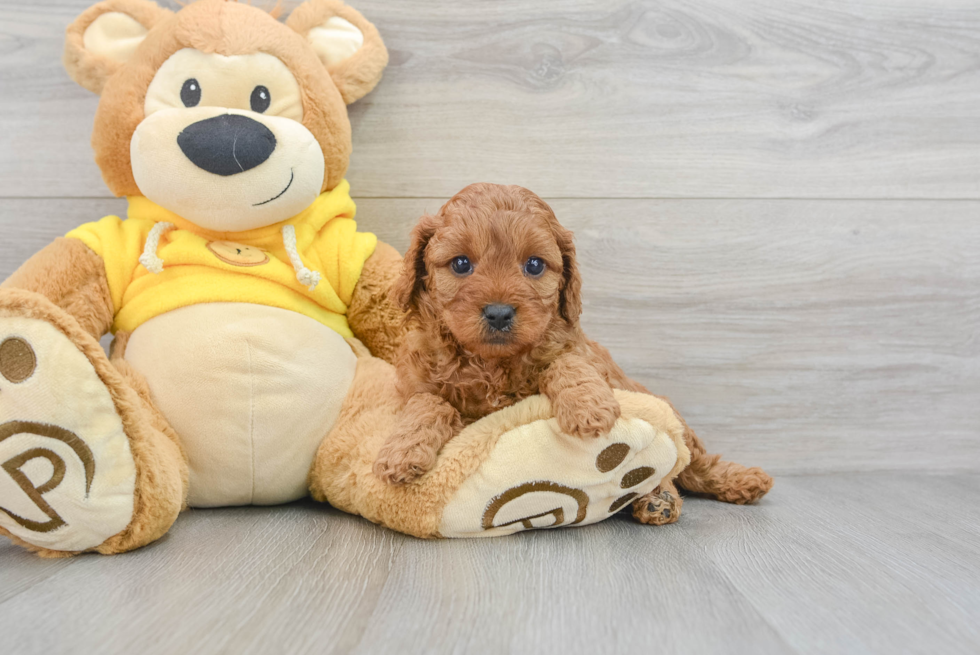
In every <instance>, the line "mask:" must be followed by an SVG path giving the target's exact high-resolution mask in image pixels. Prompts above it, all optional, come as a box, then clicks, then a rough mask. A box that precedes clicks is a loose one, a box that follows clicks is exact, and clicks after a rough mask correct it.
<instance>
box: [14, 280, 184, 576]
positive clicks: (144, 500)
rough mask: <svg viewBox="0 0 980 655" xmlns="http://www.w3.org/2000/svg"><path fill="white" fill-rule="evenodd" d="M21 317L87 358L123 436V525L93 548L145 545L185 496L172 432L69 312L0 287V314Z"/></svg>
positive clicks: (140, 385) (132, 376) (141, 385)
mask: <svg viewBox="0 0 980 655" xmlns="http://www.w3.org/2000/svg"><path fill="white" fill-rule="evenodd" d="M3 316H22V317H27V318H34V319H39V320H43V321H46V322H48V323H50V324H51V325H53V326H54V327H55V328H57V329H58V330H60V331H61V332H62V333H63V334H64V335H65V336H67V337H68V338H69V339H70V340H71V341H72V343H74V344H75V346H76V347H78V349H79V350H80V351H81V352H82V353H83V354H84V355H85V356H86V357H87V358H88V359H89V361H90V362H91V364H92V366H93V367H94V369H95V372H96V373H97V374H98V376H99V378H100V379H101V380H102V382H103V383H104V384H105V385H106V388H107V389H108V390H109V394H110V395H111V397H112V400H113V402H114V404H115V407H116V412H117V413H118V414H119V417H120V418H121V419H122V423H123V428H124V429H125V430H126V434H127V436H128V437H129V446H130V450H131V452H132V455H133V459H134V461H135V464H136V493H135V497H134V499H133V518H132V520H131V521H130V524H129V526H127V527H126V529H125V530H123V531H122V532H120V533H119V534H117V535H115V536H113V537H110V538H109V539H108V540H106V541H105V542H104V543H102V544H101V545H100V546H99V547H97V548H95V549H94V550H95V551H96V552H99V553H102V554H105V555H109V554H113V553H121V552H125V551H128V550H133V549H134V548H139V547H140V546H143V545H146V544H148V543H150V542H152V541H155V540H156V539H159V538H160V537H161V536H163V534H164V533H166V531H167V530H168V529H169V528H170V526H171V525H172V524H173V522H174V520H176V518H177V515H178V514H179V513H180V511H181V509H182V508H183V507H184V504H185V500H186V497H187V476H188V469H187V463H186V461H185V458H184V455H183V451H182V450H181V448H180V444H179V441H178V440H177V436H176V435H175V434H174V432H173V430H172V429H171V428H170V427H169V426H168V425H167V422H166V421H165V420H164V419H163V417H162V416H161V415H160V414H159V412H157V411H156V410H154V409H153V407H152V405H151V403H150V402H149V390H148V389H147V388H146V384H145V382H143V381H142V379H141V378H140V377H139V375H138V374H137V373H136V372H135V371H132V369H130V368H129V367H128V365H126V364H125V362H121V361H120V362H117V363H116V364H117V365H116V366H113V363H111V362H110V361H109V360H108V358H106V356H105V352H104V351H103V350H102V346H100V345H99V342H98V341H97V340H96V339H95V338H93V337H92V336H91V335H90V334H89V333H88V332H87V331H86V330H84V329H83V328H82V327H81V326H80V325H79V323H78V321H76V320H75V319H74V318H73V317H72V316H71V315H70V314H68V313H67V312H65V311H64V310H62V309H60V308H58V307H57V306H55V305H54V304H53V303H52V302H51V301H50V300H48V299H46V298H44V297H43V296H41V295H39V294H37V293H33V292H30V291H25V290H21V289H10V288H5V289H0V317H3ZM0 533H2V534H5V535H7V536H8V537H11V539H12V540H13V541H14V542H15V543H18V544H20V545H22V546H24V547H26V548H28V549H29V550H31V551H34V552H37V553H38V554H39V555H41V556H42V557H66V556H69V555H72V554H75V553H67V552H64V551H54V550H49V549H46V548H38V547H36V546H33V545H31V544H28V543H26V542H24V541H22V540H19V539H16V538H14V537H13V535H10V534H9V533H8V532H7V531H6V530H3V529H2V528H0Z"/></svg>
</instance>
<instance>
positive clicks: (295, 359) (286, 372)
mask: <svg viewBox="0 0 980 655" xmlns="http://www.w3.org/2000/svg"><path fill="white" fill-rule="evenodd" d="M125 357H126V360H127V361H128V362H130V364H132V365H133V366H134V367H135V368H136V369H137V370H138V371H139V372H140V373H142V374H143V375H144V376H146V379H147V382H148V383H149V385H150V390H151V392H152V393H153V399H154V401H155V402H156V404H157V406H158V407H159V409H160V410H161V411H162V412H163V414H164V416H166V418H167V420H168V421H170V424H171V425H172V426H173V428H174V429H175V430H176V431H177V434H178V435H180V439H181V442H182V443H183V446H184V449H185V451H186V452H187V456H188V460H189V463H190V491H189V498H188V502H189V504H190V505H191V506H194V507H217V506H222V505H250V504H254V505H273V504H277V503H285V502H289V501H291V500H296V499H297V498H302V497H303V496H305V495H306V494H307V482H306V477H307V473H308V472H309V469H310V464H311V463H312V461H313V457H314V455H315V453H316V450H317V447H318V446H319V444H320V441H321V440H322V439H323V437H324V436H326V434H327V433H328V432H329V431H330V429H331V428H332V427H333V424H334V422H335V421H336V419H337V416H338V414H339V413H340V406H341V403H342V402H343V400H344V397H345V396H346V394H347V390H348V388H349V387H350V385H351V383H352V381H353V379H354V368H355V366H356V360H355V357H354V354H353V352H351V349H350V347H349V346H348V345H347V343H346V342H345V341H344V339H343V338H342V337H341V336H340V335H338V334H337V333H336V332H334V331H333V330H331V329H330V328H328V327H326V326H324V325H322V324H320V323H318V322H316V321H314V320H313V319H311V318H308V317H306V316H303V315H301V314H297V313H296V312H291V311H289V310H285V309H278V308H276V307H266V306H264V305H252V304H245V303H212V304H203V305H194V306H191V307H183V308H181V309H177V310H174V311H171V312H168V313H166V314H163V315H161V316H158V317H156V318H154V319H152V320H150V321H147V322H146V323H144V324H143V325H141V326H140V327H139V328H137V329H136V331H134V332H133V334H132V336H131V338H130V340H129V344H128V346H127V348H126V354H125Z"/></svg>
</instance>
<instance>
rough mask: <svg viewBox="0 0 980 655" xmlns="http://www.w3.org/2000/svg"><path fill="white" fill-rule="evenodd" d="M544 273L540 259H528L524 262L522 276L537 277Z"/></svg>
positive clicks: (542, 262)
mask: <svg viewBox="0 0 980 655" xmlns="http://www.w3.org/2000/svg"><path fill="white" fill-rule="evenodd" d="M542 273H544V261H543V260H542V259H541V258H540V257H529V258H528V260H527V261H526V262H524V274H525V275H528V276H529V277H538V276H539V275H541V274H542Z"/></svg>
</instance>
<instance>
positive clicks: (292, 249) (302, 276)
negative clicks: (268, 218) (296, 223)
mask: <svg viewBox="0 0 980 655" xmlns="http://www.w3.org/2000/svg"><path fill="white" fill-rule="evenodd" d="M282 243H283V245H284V246H285V248H286V254H287V255H289V261H290V262H291V263H292V265H293V270H294V271H296V279H297V280H299V283H300V284H304V285H306V288H308V289H309V290H310V291H313V290H314V289H316V285H318V284H320V273H319V272H318V271H311V270H310V269H308V268H306V266H304V265H303V260H302V259H300V257H299V248H298V247H297V246H296V228H295V227H293V226H292V225H283V226H282Z"/></svg>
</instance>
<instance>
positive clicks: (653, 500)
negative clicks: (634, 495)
mask: <svg viewBox="0 0 980 655" xmlns="http://www.w3.org/2000/svg"><path fill="white" fill-rule="evenodd" d="M683 502H684V501H683V500H682V499H681V498H680V497H679V496H677V495H675V494H673V493H671V492H669V491H661V490H660V488H659V487H658V488H657V489H654V490H653V491H651V492H650V493H649V494H647V495H646V496H643V497H642V498H639V499H637V500H636V501H634V502H633V518H635V519H636V520H637V521H639V522H640V523H646V524H647V525H667V524H669V523H675V522H676V521H677V519H679V518H680V517H681V505H682V504H683Z"/></svg>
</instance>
